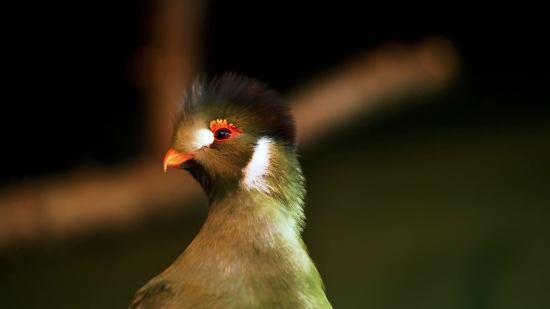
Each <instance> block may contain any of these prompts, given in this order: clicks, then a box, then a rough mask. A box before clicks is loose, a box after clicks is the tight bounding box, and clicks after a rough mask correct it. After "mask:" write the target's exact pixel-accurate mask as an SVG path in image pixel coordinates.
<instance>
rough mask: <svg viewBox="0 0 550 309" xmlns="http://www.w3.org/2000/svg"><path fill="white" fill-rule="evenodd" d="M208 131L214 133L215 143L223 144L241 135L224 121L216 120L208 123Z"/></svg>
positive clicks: (230, 124) (235, 128)
mask: <svg viewBox="0 0 550 309" xmlns="http://www.w3.org/2000/svg"><path fill="white" fill-rule="evenodd" d="M210 131H212V133H214V140H215V141H216V142H225V141H228V140H230V139H232V138H233V137H235V136H237V135H239V134H241V133H242V131H241V130H239V129H238V128H237V127H236V126H234V125H233V124H232V123H229V124H228V123H227V120H226V119H216V120H212V121H210Z"/></svg>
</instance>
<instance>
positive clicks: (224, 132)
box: [214, 129, 231, 140]
mask: <svg viewBox="0 0 550 309" xmlns="http://www.w3.org/2000/svg"><path fill="white" fill-rule="evenodd" d="M214 137H215V138H216V139H217V140H224V139H228V138H229V137H231V131H230V130H229V129H219V130H217V131H216V133H214Z"/></svg>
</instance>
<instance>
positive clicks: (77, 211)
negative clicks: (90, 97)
mask: <svg viewBox="0 0 550 309" xmlns="http://www.w3.org/2000/svg"><path fill="white" fill-rule="evenodd" d="M173 1H175V0H165V2H166V3H172V2H173ZM184 3H187V4H189V3H191V2H190V1H184ZM168 7H170V6H168ZM169 10H173V7H172V8H171V9H169ZM178 10H179V9H178ZM170 14H176V13H173V12H172V13H170ZM176 15H177V14H176ZM172 18H176V17H175V16H172ZM167 24H170V23H169V22H167ZM159 31H160V30H159ZM174 37H178V36H177V35H175V36H174ZM167 40H168V41H171V40H172V39H167ZM173 40H174V41H177V40H179V39H173ZM178 44H179V43H178ZM168 45H170V44H168ZM176 45H177V44H176ZM170 46H171V45H170ZM161 50H163V49H162V48H161ZM166 50H171V51H170V52H168V53H167V54H166V53H164V52H158V53H157V54H155V55H156V56H152V57H153V58H155V59H156V58H157V57H159V59H160V57H167V58H170V57H175V58H179V57H181V59H179V60H173V61H174V62H173V63H175V65H174V66H171V65H169V67H170V69H161V68H159V67H157V69H158V71H155V70H153V71H155V72H156V73H155V74H158V75H159V76H158V77H156V78H155V79H154V80H156V81H157V83H155V85H156V86H153V87H152V88H151V89H155V91H153V93H154V94H153V95H152V96H151V102H158V104H157V103H155V104H151V113H152V116H151V118H150V119H148V121H149V123H148V126H149V127H150V128H151V130H152V131H151V132H152V134H151V138H153V137H154V138H155V139H158V142H156V143H155V144H154V146H152V152H151V153H153V155H152V156H147V158H144V159H142V160H139V161H137V162H132V163H130V164H128V165H127V166H123V167H120V168H119V169H117V170H109V171H107V170H94V171H85V170H80V171H74V172H72V173H69V174H67V175H64V176H60V177H55V178H54V179H45V180H39V181H36V182H35V183H26V184H21V185H19V186H15V185H14V186H12V187H11V188H5V189H3V190H2V191H0V247H5V246H7V245H10V244H16V243H21V242H35V241H38V240H42V239H52V238H53V239H58V238H63V237H74V235H78V234H86V233H90V232H92V231H94V230H99V229H103V228H106V227H114V226H120V225H124V224H135V223H137V222H140V221H141V220H144V219H145V218H146V217H147V216H149V215H150V214H153V213H159V212H166V211H174V210H175V209H184V208H186V207H192V206H193V205H197V203H196V202H197V201H198V200H200V197H201V191H200V188H199V186H198V185H197V184H196V183H195V182H194V181H193V180H192V179H191V178H190V177H189V176H188V175H187V173H179V172H173V173H166V174H165V173H163V172H162V168H161V165H162V164H161V163H162V154H163V153H162V152H159V151H158V149H159V148H162V150H164V148H166V147H167V146H168V144H169V138H170V135H171V127H166V128H165V126H166V124H169V125H171V123H170V121H169V119H170V118H169V115H170V114H171V113H172V111H173V110H174V107H173V104H175V103H174V102H176V97H177V96H179V95H176V93H177V92H179V91H181V86H182V85H183V84H185V83H186V82H187V81H189V78H190V76H191V73H190V72H193V71H194V69H191V68H192V67H193V66H192V65H191V63H193V61H192V60H193V59H195V58H194V57H196V54H195V53H191V54H186V55H184V54H182V55H179V54H173V53H178V52H179V51H181V50H180V49H179V48H174V49H173V50H172V49H171V47H169V48H167V49H166ZM178 55H179V56H178ZM184 58H185V59H184ZM159 59H157V60H158V61H160V60H159ZM167 61H168V60H167ZM184 63H185V64H188V65H189V66H188V67H187V71H185V72H184V73H178V70H179V69H181V68H182V67H184ZM458 66H459V63H458V55H457V52H456V50H455V48H454V46H453V45H452V43H450V42H449V41H448V40H447V39H445V38H441V37H431V38H427V39H425V40H423V41H421V42H419V43H417V44H414V45H401V44H391V45H387V46H383V47H381V48H379V49H376V50H374V51H372V52H370V53H366V54H364V55H361V56H360V57H357V58H356V59H355V60H353V61H351V62H349V63H347V64H345V65H343V66H342V67H341V68H339V69H338V70H336V71H335V72H332V73H329V74H327V75H326V76H325V77H323V78H321V79H319V80H317V81H314V82H312V83H311V84H309V85H307V86H304V87H302V88H301V89H300V90H299V91H298V92H297V93H296V94H294V95H293V96H291V98H290V103H291V105H292V107H293V113H294V115H295V117H296V122H297V125H298V136H299V142H300V145H301V147H302V146H304V145H306V146H307V145H309V144H312V143H313V142H314V141H315V138H316V137H317V136H320V135H321V134H322V133H323V131H324V130H328V129H335V128H336V129H337V127H338V126H342V125H343V124H346V123H349V122H350V120H353V119H355V120H357V119H360V118H361V119H363V118H364V116H365V115H366V114H368V113H371V112H372V111H373V110H375V109H377V108H380V107H385V106H387V104H386V103H387V102H399V100H398V99H399V98H402V97H405V96H411V95H421V94H425V93H433V92H435V91H439V90H441V89H443V88H444V87H445V86H446V85H447V84H448V83H449V82H450V81H452V80H453V78H454V77H455V75H456V73H457V71H458ZM161 67H162V66H161ZM149 69H150V68H149ZM184 70H185V68H184ZM319 123H323V125H322V126H319V125H318V124H319ZM151 158H153V159H151Z"/></svg>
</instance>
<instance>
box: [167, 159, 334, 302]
mask: <svg viewBox="0 0 550 309" xmlns="http://www.w3.org/2000/svg"><path fill="white" fill-rule="evenodd" d="M277 160H278V161H277ZM271 161H272V162H277V166H278V169H277V171H270V173H269V175H267V177H268V179H267V180H268V181H270V182H271V184H272V186H271V189H272V190H270V191H269V192H265V191H261V190H256V189H252V190H246V189H240V190H234V191H231V192H228V193H227V194H224V195H223V196H220V197H219V198H217V199H216V198H215V199H212V200H211V203H210V208H209V214H208V217H207V220H206V222H205V224H204V226H203V227H202V229H201V231H200V232H199V234H198V235H197V237H196V238H195V240H194V241H193V242H192V243H191V244H190V245H189V247H188V248H187V249H186V251H185V252H184V253H183V254H182V255H181V256H180V257H179V258H178V260H177V261H176V262H175V263H174V265H173V266H172V267H171V268H170V269H168V270H167V271H168V272H176V271H177V272H179V273H181V276H182V277H180V280H183V281H184V282H186V283H184V284H185V285H187V286H193V287H194V289H201V290H202V292H203V293H213V294H215V295H214V296H215V297H227V295H232V296H231V297H232V298H234V300H233V301H235V302H243V303H249V304H250V303H262V304H269V303H277V302H280V300H281V299H288V300H289V301H292V302H295V303H298V302H300V303H304V302H308V303H309V302H313V301H314V300H315V301H317V300H323V301H326V297H325V294H324V289H323V284H322V281H321V279H320V276H319V273H318V272H317V269H316V268H315V266H314V264H313V262H312V261H311V259H310V257H309V255H308V253H307V250H306V248H305V245H304V243H303V241H302V239H301V236H300V233H301V229H302V228H301V227H302V224H303V210H302V207H303V196H304V188H303V177H302V175H301V171H300V167H299V165H298V162H297V160H296V158H295V156H290V157H289V156H286V158H273V159H272V160H271ZM275 180H278V182H277V183H273V182H272V181H275ZM284 193H286V194H284ZM310 305H311V304H310ZM314 307H315V306H314ZM317 307H318V308H321V306H317ZM243 308H244V307H243ZM292 308H294V307H292ZM300 308H301V307H300Z"/></svg>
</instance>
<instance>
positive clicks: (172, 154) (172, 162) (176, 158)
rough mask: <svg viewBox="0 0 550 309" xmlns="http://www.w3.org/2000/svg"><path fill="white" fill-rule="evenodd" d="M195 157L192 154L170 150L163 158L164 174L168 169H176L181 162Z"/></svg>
mask: <svg viewBox="0 0 550 309" xmlns="http://www.w3.org/2000/svg"><path fill="white" fill-rule="evenodd" d="M194 157H195V154H193V153H181V152H179V151H177V150H175V149H173V148H170V149H169V150H168V152H167V153H166V156H164V172H166V169H167V168H168V167H174V168H178V167H179V166H180V165H181V164H182V163H183V162H185V161H189V160H191V159H193V158H194Z"/></svg>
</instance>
